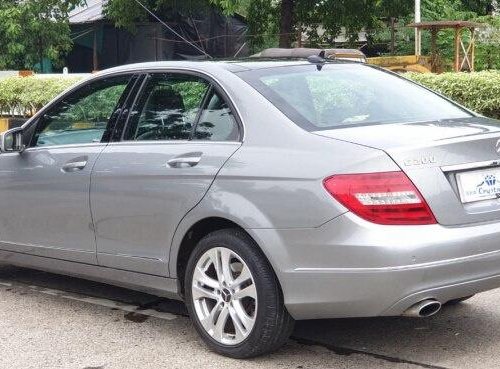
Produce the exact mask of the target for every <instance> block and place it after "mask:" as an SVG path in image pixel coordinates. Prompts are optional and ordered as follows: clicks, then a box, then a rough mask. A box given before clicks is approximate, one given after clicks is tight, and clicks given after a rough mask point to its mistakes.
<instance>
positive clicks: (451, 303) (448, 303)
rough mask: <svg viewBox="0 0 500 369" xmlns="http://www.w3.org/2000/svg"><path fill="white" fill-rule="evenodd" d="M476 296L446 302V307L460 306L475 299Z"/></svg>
mask: <svg viewBox="0 0 500 369" xmlns="http://www.w3.org/2000/svg"><path fill="white" fill-rule="evenodd" d="M474 296H475V295H470V296H465V297H460V298H458V299H453V300H450V301H448V302H446V304H445V305H448V306H450V305H458V304H460V303H462V302H464V301H467V300H469V299H471V298H473V297H474Z"/></svg>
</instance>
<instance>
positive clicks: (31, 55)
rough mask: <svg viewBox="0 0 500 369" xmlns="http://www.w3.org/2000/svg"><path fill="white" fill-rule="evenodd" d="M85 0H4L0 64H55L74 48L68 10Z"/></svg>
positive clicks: (0, 31)
mask: <svg viewBox="0 0 500 369" xmlns="http://www.w3.org/2000/svg"><path fill="white" fill-rule="evenodd" d="M83 2H84V1H83V0H24V1H17V0H3V1H1V3H0V19H1V20H2V21H1V22H0V67H1V68H14V69H17V68H28V69H33V68H34V67H35V65H36V64H39V65H40V67H41V66H42V65H43V59H44V58H47V59H49V60H51V61H52V62H53V63H54V64H56V65H57V64H58V63H60V61H61V58H62V56H63V55H64V54H65V53H67V52H68V51H69V50H70V49H71V45H72V42H71V37H70V34H71V31H70V28H69V23H68V13H69V12H70V11H71V10H72V9H73V8H74V7H75V6H76V5H79V4H81V3H83Z"/></svg>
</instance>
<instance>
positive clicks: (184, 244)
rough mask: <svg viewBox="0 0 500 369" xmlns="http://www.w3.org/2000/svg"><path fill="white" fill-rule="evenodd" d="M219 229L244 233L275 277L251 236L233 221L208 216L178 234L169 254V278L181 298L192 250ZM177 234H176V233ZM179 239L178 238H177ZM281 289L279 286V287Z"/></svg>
mask: <svg viewBox="0 0 500 369" xmlns="http://www.w3.org/2000/svg"><path fill="white" fill-rule="evenodd" d="M221 229H239V230H241V231H242V232H244V233H245V234H246V235H248V237H250V238H251V239H252V241H253V242H254V243H255V245H256V247H257V248H258V249H259V251H260V252H261V253H262V255H263V256H264V257H265V258H266V260H267V261H268V263H269V264H270V266H271V268H272V269H273V271H274V273H275V275H276V270H275V269H274V266H273V263H272V262H271V260H269V257H268V255H266V253H265V252H264V250H263V249H262V247H261V246H260V245H259V244H258V242H257V241H256V239H255V237H253V236H252V234H251V233H250V232H248V230H247V229H245V228H243V227H242V226H241V225H240V224H238V223H237V222H235V221H234V220H230V219H228V218H225V217H220V216H210V217H205V218H203V219H199V220H198V221H196V222H195V223H194V224H192V225H191V226H190V227H189V228H188V229H187V230H185V231H182V232H180V231H179V230H178V231H179V233H180V234H182V238H181V239H180V242H179V243H178V245H177V247H175V248H174V249H173V250H172V252H171V254H170V263H169V266H170V277H171V278H177V280H178V285H179V292H180V294H181V295H182V296H183V295H184V273H185V270H186V265H187V262H188V260H189V257H190V256H191V253H192V252H193V250H194V248H195V247H196V245H197V244H198V242H199V241H200V240H201V239H202V238H203V237H205V236H206V235H208V234H209V233H212V232H215V231H218V230H221ZM176 233H177V232H176ZM179 238H180V237H179ZM280 288H281V286H280Z"/></svg>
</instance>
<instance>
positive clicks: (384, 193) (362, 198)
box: [323, 172, 436, 225]
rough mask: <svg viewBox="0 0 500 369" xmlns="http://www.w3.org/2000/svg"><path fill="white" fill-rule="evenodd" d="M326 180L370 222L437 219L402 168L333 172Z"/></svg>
mask: <svg viewBox="0 0 500 369" xmlns="http://www.w3.org/2000/svg"><path fill="white" fill-rule="evenodd" d="M323 184H324V186H325V188H326V190H327V191H328V192H329V193H330V194H331V195H332V196H333V197H334V198H335V199H336V200H338V201H339V202H340V203H341V204H342V205H344V206H345V207H346V208H347V209H349V210H350V211H351V212H353V213H354V214H357V215H358V216H360V217H361V218H363V219H366V220H368V221H370V222H373V223H378V224H399V225H401V224H406V225H414V224H435V223H436V219H435V218H434V215H433V214H432V211H431V209H430V208H429V206H428V205H427V203H426V202H425V200H424V198H423V197H422V195H421V194H420V192H419V191H418V190H417V188H416V187H415V186H414V185H413V183H412V182H411V181H410V179H409V178H408V177H407V176H406V174H404V173H403V172H382V173H366V174H341V175H334V176H332V177H328V178H326V179H325V180H324V181H323Z"/></svg>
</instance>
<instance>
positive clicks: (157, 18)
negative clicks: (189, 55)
mask: <svg viewBox="0 0 500 369" xmlns="http://www.w3.org/2000/svg"><path fill="white" fill-rule="evenodd" d="M134 1H135V2H136V3H137V4H139V5H140V6H141V7H142V8H143V9H144V10H145V11H146V12H148V13H149V14H150V15H151V16H152V17H153V18H155V19H156V20H157V21H158V22H160V23H161V24H162V25H164V26H165V27H166V28H167V29H168V30H169V31H170V32H172V33H173V34H174V35H176V36H177V37H179V38H180V39H181V40H184V41H185V42H186V43H188V44H189V45H191V46H193V47H194V48H195V49H196V50H198V51H199V52H201V53H202V54H204V55H206V56H208V57H209V58H210V59H212V56H211V55H210V54H208V53H207V52H206V51H205V50H203V49H202V48H201V47H199V46H198V45H196V44H195V43H194V42H191V41H189V40H188V39H186V38H185V37H183V36H181V35H180V34H179V33H178V32H176V31H175V29H173V28H172V27H170V26H169V25H168V24H167V23H165V22H164V21H162V20H161V19H160V18H159V17H158V16H157V15H156V14H155V13H153V12H152V11H151V10H149V9H148V8H147V7H146V6H145V5H144V4H143V3H141V2H140V1H139V0H134Z"/></svg>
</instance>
